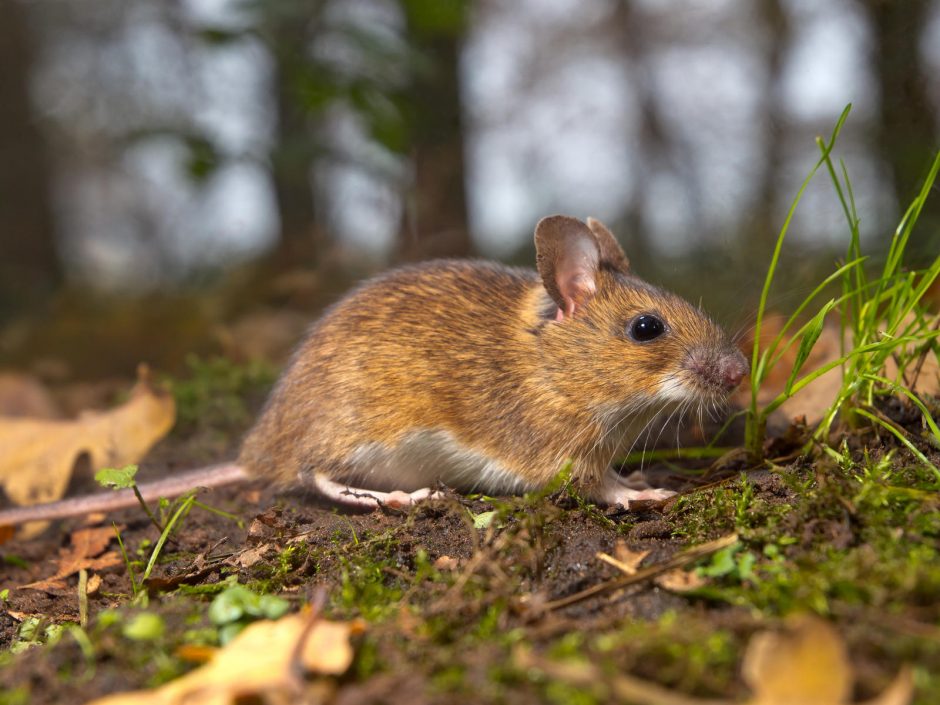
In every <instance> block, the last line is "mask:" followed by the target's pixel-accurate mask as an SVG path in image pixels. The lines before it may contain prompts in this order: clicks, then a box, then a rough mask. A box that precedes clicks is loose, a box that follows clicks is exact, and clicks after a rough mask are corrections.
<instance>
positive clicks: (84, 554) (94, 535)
mask: <svg viewBox="0 0 940 705" xmlns="http://www.w3.org/2000/svg"><path fill="white" fill-rule="evenodd" d="M113 538H114V529H113V528H111V527H110V526H106V527H105V526H101V527H95V528H90V529H79V530H77V531H75V532H74V533H73V534H72V540H71V545H70V546H69V548H66V549H60V551H59V568H58V569H57V570H56V572H55V574H54V575H52V576H51V577H49V578H46V579H45V580H40V581H37V582H34V583H30V584H29V585H24V586H23V587H24V588H30V589H33V590H59V589H62V588H64V587H65V583H64V582H63V578H67V577H68V576H70V575H73V574H75V573H77V572H78V571H80V570H81V569H83V568H84V569H86V570H101V569H102V568H110V567H111V566H114V565H119V564H120V563H121V557H120V556H119V555H118V554H117V552H116V551H109V552H108V553H102V552H103V551H104V550H105V549H106V548H107V547H108V543H109V542H110V541H111V539H113Z"/></svg>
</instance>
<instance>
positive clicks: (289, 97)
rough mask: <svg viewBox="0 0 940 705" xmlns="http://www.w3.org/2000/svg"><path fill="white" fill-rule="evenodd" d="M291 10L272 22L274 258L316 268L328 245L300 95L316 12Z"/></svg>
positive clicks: (311, 131) (311, 138) (312, 137)
mask: <svg viewBox="0 0 940 705" xmlns="http://www.w3.org/2000/svg"><path fill="white" fill-rule="evenodd" d="M314 6H315V7H312V8H309V11H305V12H298V13H287V14H286V15H282V16H278V15H277V8H276V7H275V8H274V9H273V10H272V14H274V15H275V18H274V19H273V21H272V24H271V25H270V26H269V32H270V34H269V40H268V41H269V45H270V47H271V54H272V57H273V59H274V61H275V66H274V76H273V82H274V85H273V92H274V99H275V103H276V107H277V118H276V119H277V123H276V128H277V129H276V133H275V140H276V142H275V144H274V145H273V147H272V149H271V176H272V179H273V181H274V194H275V198H276V199H277V207H278V215H279V217H280V221H281V227H280V238H279V240H278V244H277V248H276V251H275V258H276V260H278V261H279V262H280V263H283V264H285V265H296V264H303V265H306V266H310V267H315V266H316V265H317V264H319V263H320V260H321V259H322V255H323V250H324V248H325V247H326V243H325V242H324V239H325V238H324V234H323V230H322V228H321V227H320V223H319V220H318V213H317V207H316V203H317V198H316V194H315V192H314V187H313V166H314V161H315V158H316V144H315V139H316V135H315V134H314V126H313V119H312V118H311V114H310V111H309V110H308V109H307V108H306V107H305V106H304V105H303V103H302V101H301V100H300V96H299V95H298V89H297V84H298V80H297V78H298V75H299V74H300V72H302V71H304V70H306V67H307V65H308V58H307V56H306V53H307V51H308V43H309V39H310V38H309V36H308V35H309V33H308V28H309V25H310V21H311V17H310V16H311V15H313V14H315V13H316V12H317V8H318V7H319V3H314Z"/></svg>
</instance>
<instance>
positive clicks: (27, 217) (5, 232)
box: [0, 0, 62, 318]
mask: <svg viewBox="0 0 940 705" xmlns="http://www.w3.org/2000/svg"><path fill="white" fill-rule="evenodd" d="M24 5H25V3H22V2H19V1H18V0H0V106H3V107H2V109H0V154H2V155H3V162H2V164H0V253H2V254H0V318H3V317H6V316H7V315H9V314H10V313H12V312H13V311H15V310H16V309H18V308H22V307H23V306H25V305H32V304H35V303H36V302H37V301H38V300H41V299H42V298H44V297H45V296H46V295H48V294H49V293H50V292H51V291H52V290H53V288H54V287H56V286H57V285H58V284H59V283H60V282H61V280H62V267H61V263H60V261H59V258H58V255H57V253H56V246H55V223H54V215H53V208H52V175H51V168H50V164H49V159H48V152H47V145H46V143H45V141H44V138H43V135H42V131H41V130H40V128H39V125H38V124H37V119H36V116H35V114H34V112H33V108H32V105H31V102H30V96H29V80H30V77H31V76H32V72H33V62H34V60H35V52H34V49H35V47H34V46H33V40H32V38H31V37H32V34H31V32H30V28H29V26H28V21H27V11H26V8H25V7H24Z"/></svg>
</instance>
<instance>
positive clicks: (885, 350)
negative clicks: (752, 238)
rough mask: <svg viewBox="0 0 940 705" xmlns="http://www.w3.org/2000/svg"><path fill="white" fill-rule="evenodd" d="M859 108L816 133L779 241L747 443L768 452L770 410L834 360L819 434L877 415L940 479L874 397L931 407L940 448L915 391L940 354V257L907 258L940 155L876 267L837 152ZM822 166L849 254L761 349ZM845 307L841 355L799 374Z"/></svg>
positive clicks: (756, 352) (764, 298) (754, 451)
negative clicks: (771, 394) (773, 386)
mask: <svg viewBox="0 0 940 705" xmlns="http://www.w3.org/2000/svg"><path fill="white" fill-rule="evenodd" d="M850 107H851V106H849V107H846V109H845V110H844V111H843V113H842V115H841V116H840V118H839V120H838V122H837V123H836V126H835V128H834V129H833V132H832V135H831V136H830V138H829V140H828V141H825V140H823V139H821V138H818V139H817V144H818V146H819V149H820V152H821V156H820V158H819V160H818V161H817V162H816V164H815V165H814V167H813V168H812V169H811V170H810V172H809V174H808V175H807V177H806V179H805V180H804V181H803V184H802V185H801V187H800V189H799V191H798V192H797V195H796V197H795V198H794V200H793V203H792V204H791V206H790V210H789V212H788V213H787V217H786V219H785V220H784V224H783V227H782V228H781V230H780V234H779V235H778V237H777V241H776V244H775V246H774V251H773V255H772V257H771V261H770V266H769V268H768V270H767V276H766V277H765V280H764V286H763V289H762V291H761V297H760V302H759V305H758V311H757V320H756V325H755V332H754V346H753V349H752V352H751V369H752V374H751V402H750V407H749V409H748V413H747V424H746V441H745V443H746V447H747V450H748V451H749V453H750V454H751V456H752V457H753V458H754V459H755V460H760V459H761V454H762V446H763V441H764V435H765V429H766V423H767V418H768V416H769V415H770V414H771V413H773V412H774V411H775V410H776V409H778V408H779V407H780V406H781V405H782V404H783V403H784V402H785V401H786V400H787V399H789V398H790V397H792V396H793V395H794V394H796V393H797V392H799V391H800V390H801V389H803V388H804V387H806V386H807V385H809V384H810V383H812V382H813V381H815V380H816V379H818V378H819V377H820V376H822V375H823V374H825V373H826V372H828V371H829V370H831V369H834V368H836V367H841V369H842V384H841V386H840V389H839V391H838V392H837V394H836V395H835V397H834V398H833V400H832V402H831V404H830V406H829V407H828V408H827V409H826V410H825V413H824V414H823V417H822V420H821V421H820V422H819V424H818V425H817V426H816V429H815V432H814V434H813V439H814V440H815V441H817V442H820V443H823V444H827V443H828V442H829V437H830V431H831V430H832V428H833V424H834V423H835V422H836V419H837V418H838V419H840V420H841V422H842V423H843V424H844V425H846V426H848V427H853V426H857V425H858V424H859V423H861V422H863V421H867V422H871V423H874V424H877V425H879V426H881V427H882V428H884V429H885V430H887V431H888V432H890V433H892V434H893V435H895V436H897V437H898V438H899V440H901V442H902V443H904V444H905V445H906V446H907V447H908V448H909V449H911V450H912V451H913V452H914V453H915V455H916V456H917V457H918V460H920V461H921V462H922V463H924V464H925V465H926V466H928V467H930V468H931V469H932V470H933V472H934V473H935V474H936V477H937V479H938V480H940V469H938V468H937V467H936V466H934V465H933V464H932V463H931V462H930V461H929V460H928V459H927V458H926V456H925V455H924V454H923V453H921V452H919V451H918V450H917V449H916V448H914V446H913V444H912V443H910V441H909V440H908V439H907V438H906V436H905V432H904V431H903V430H900V429H898V428H897V427H896V426H894V425H892V424H891V423H890V422H889V421H887V420H885V419H884V418H883V416H882V415H881V414H879V413H878V412H877V408H876V405H875V404H876V399H877V398H878V397H880V396H885V395H896V394H902V395H903V396H904V397H906V398H907V399H909V400H910V401H911V403H913V404H915V405H916V406H917V407H918V409H919V410H920V411H921V412H922V413H923V414H924V418H925V420H926V422H927V424H928V426H929V428H930V432H931V433H932V434H933V439H934V441H935V442H936V443H937V445H938V447H940V431H938V428H937V425H936V423H935V422H934V420H933V418H932V416H931V414H930V412H929V411H928V409H927V408H926V406H925V405H924V404H923V403H922V402H921V401H920V400H919V399H918V398H917V397H916V395H915V394H914V392H913V391H912V388H913V387H914V385H915V384H916V381H917V380H916V376H917V375H916V372H917V371H918V370H919V369H920V367H921V365H922V364H923V361H924V359H925V358H926V356H927V355H929V354H930V353H931V352H933V353H934V354H935V355H936V354H937V353H936V351H937V337H938V335H940V330H938V326H937V322H936V320H935V319H934V318H932V317H931V316H929V315H928V313H927V312H926V310H925V308H924V306H923V297H924V294H925V293H926V292H927V290H928V289H929V288H930V286H931V285H932V284H933V283H934V282H935V281H936V279H937V277H938V275H940V256H937V257H936V258H935V259H934V260H933V262H932V263H930V264H929V265H928V266H927V267H926V268H924V269H921V270H909V269H907V267H906V263H905V254H906V252H907V247H908V244H909V242H910V237H911V233H912V231H913V229H914V227H915V225H916V224H917V220H918V217H919V215H920V212H921V210H922V208H923V205H924V202H925V201H926V199H927V197H928V196H929V194H930V192H931V189H932V188H933V186H934V183H935V181H936V178H937V174H938V171H940V154H938V155H937V156H936V158H935V159H934V160H933V163H932V165H931V168H930V170H929V172H928V174H927V176H926V178H925V180H924V184H923V187H922V188H921V191H920V193H919V194H918V195H917V197H916V198H915V199H914V200H913V202H912V203H911V205H910V206H909V207H908V209H907V210H906V211H905V213H904V216H903V217H902V219H901V222H900V223H899V225H898V227H897V229H896V230H895V232H894V234H893V236H892V239H891V244H890V247H889V249H888V252H887V255H886V257H885V261H884V264H883V266H882V268H881V270H880V271H878V272H876V273H875V274H873V275H870V274H869V269H868V267H867V265H868V261H869V259H870V258H869V257H868V256H866V255H864V254H863V253H862V246H861V238H860V234H859V217H858V213H857V210H856V206H855V199H854V195H853V191H852V184H851V180H850V179H849V175H848V170H847V169H846V167H845V164H844V163H843V162H841V161H840V162H839V168H838V169H837V168H836V166H835V163H834V162H833V158H832V152H833V149H834V148H835V146H836V142H837V139H838V136H839V133H840V131H841V130H842V127H843V125H844V123H845V120H846V118H847V117H848V114H849V110H850ZM823 169H824V170H825V171H826V172H827V173H828V174H829V177H830V179H831V181H832V183H833V186H834V189H835V192H836V195H837V197H838V199H839V202H840V204H841V206H842V209H843V213H844V215H845V219H846V223H847V225H848V229H849V245H848V248H847V251H846V257H845V262H844V263H843V264H842V265H841V266H839V267H837V268H836V270H835V271H834V272H833V273H832V274H830V275H829V276H828V277H826V278H825V279H824V280H823V281H822V282H820V283H819V285H818V286H817V287H816V288H814V289H813V291H812V292H810V294H809V295H808V296H807V297H806V298H805V299H804V300H803V301H802V302H801V303H800V305H799V306H797V308H796V310H795V311H794V312H793V314H792V315H791V316H790V318H789V319H788V320H787V322H786V324H785V325H784V326H783V328H782V329H781V330H780V332H779V333H778V334H777V335H776V336H775V337H774V339H773V340H772V341H771V342H770V344H769V345H768V346H767V347H766V348H765V349H764V350H761V347H760V330H761V325H762V322H763V319H764V315H765V313H766V310H767V302H768V297H769V293H770V290H771V286H772V284H773V281H774V276H775V274H776V271H777V265H778V262H779V259H780V253H781V250H782V248H783V244H784V240H785V238H786V235H787V233H788V231H789V228H790V224H791V222H792V219H793V216H794V214H795V213H796V210H797V207H798V206H799V204H800V201H801V199H802V196H803V193H804V192H805V190H806V188H807V186H808V185H809V183H810V182H811V181H812V179H813V178H814V177H815V176H816V175H817V173H818V172H820V171H821V170H823ZM836 283H838V284H839V286H840V287H841V293H840V295H839V296H837V297H834V298H831V299H829V300H828V301H826V302H825V303H823V304H822V305H820V306H818V308H816V310H815V312H814V313H813V314H812V315H811V316H809V318H808V320H805V322H803V323H802V325H799V327H797V326H798V323H799V322H800V321H802V320H804V317H805V314H806V312H807V311H809V310H811V305H812V304H813V302H814V301H816V300H817V299H818V298H819V297H820V295H821V294H823V293H824V292H827V291H829V290H830V289H831V287H832V285H834V284H836ZM836 314H837V315H838V316H839V321H840V343H841V350H842V354H841V355H840V356H839V357H838V358H836V359H835V360H831V361H829V362H828V363H827V364H825V365H823V366H821V367H819V368H817V369H815V370H812V371H810V372H808V373H806V374H804V375H802V376H800V373H801V372H802V371H803V366H804V365H805V363H806V361H807V359H808V358H809V355H810V352H811V351H812V349H813V347H814V345H815V344H816V342H817V341H818V339H819V337H820V334H821V332H822V329H823V326H824V325H825V321H826V319H827V318H828V317H829V316H830V315H836ZM794 329H795V330H794ZM794 346H796V355H795V358H794V362H793V365H792V368H791V370H790V371H789V374H788V377H787V382H786V385H785V387H784V389H783V391H781V392H780V393H779V394H778V395H777V397H776V398H774V399H773V400H772V401H770V402H769V403H768V404H766V405H765V406H763V407H761V406H760V405H759V403H758V394H759V391H760V389H761V386H762V385H763V383H764V381H765V380H766V378H767V376H768V374H769V373H770V371H771V370H772V369H773V368H774V367H775V366H776V365H777V364H778V363H779V362H780V360H781V358H782V357H783V355H784V354H785V353H786V352H787V351H788V350H790V349H791V348H793V347H794ZM889 360H893V361H894V363H895V365H896V369H897V371H896V373H895V375H894V379H888V378H886V377H885V376H884V375H885V369H886V366H887V363H888V362H889Z"/></svg>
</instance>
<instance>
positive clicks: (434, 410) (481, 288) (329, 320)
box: [0, 215, 749, 525]
mask: <svg viewBox="0 0 940 705" xmlns="http://www.w3.org/2000/svg"><path fill="white" fill-rule="evenodd" d="M534 236H535V247H536V262H535V264H536V267H535V269H525V268H514V267H509V266H505V265H502V264H498V263H495V262H489V261H484V260H434V261H429V262H423V263H418V264H411V265H406V266H403V267H400V268H397V269H393V270H390V271H388V272H386V273H383V274H380V275H378V276H376V277H374V278H372V279H369V280H367V281H366V282H365V283H363V284H361V285H359V286H358V288H356V289H354V290H353V291H351V292H350V293H348V294H347V295H345V296H344V297H343V298H342V299H340V300H339V301H338V302H337V303H335V304H334V305H333V306H332V307H330V308H329V309H327V310H326V311H325V313H324V314H323V315H322V316H321V317H320V318H319V319H318V320H317V321H316V322H315V323H314V324H313V326H312V327H311V329H310V330H309V332H308V334H307V336H306V338H305V339H304V340H303V342H301V344H300V345H299V347H298V348H297V349H296V351H295V352H294V354H293V357H292V359H291V361H290V363H289V364H288V365H287V367H286V368H285V370H284V372H283V373H282V375H281V376H280V378H279V380H278V381H277V382H276V384H275V386H274V388H273V390H272V391H271V393H270V395H269V397H268V399H267V402H266V403H265V405H264V408H263V410H262V411H261V414H260V416H259V418H258V420H257V422H256V423H255V425H254V427H253V428H252V429H251V430H250V431H249V432H248V434H247V435H246V437H245V438H244V440H243V443H242V446H241V451H240V453H239V456H238V459H237V461H236V462H234V463H224V464H222V465H216V466H210V467H207V468H200V469H197V470H193V471H189V472H186V473H181V474H179V475H174V476H173V477H169V478H164V479H162V480H157V481H155V482H151V483H142V484H141V485H140V487H139V490H140V492H141V494H142V495H143V496H144V498H145V499H146V500H148V501H151V500H153V499H156V498H159V497H172V496H176V495H179V494H182V493H184V492H186V491H189V490H190V489H192V488H194V487H212V486H218V485H225V484H232V483H237V482H244V481H246V480H251V479H260V480H262V481H264V482H266V483H274V484H276V485H278V486H282V487H291V486H300V487H303V488H309V489H311V490H313V491H314V493H315V494H316V495H318V496H319V497H321V498H323V499H325V500H327V501H328V502H330V503H334V504H336V505H340V506H343V507H348V508H351V509H362V510H370V509H374V508H377V507H380V506H383V505H387V506H393V507H401V506H406V505H409V504H412V503H415V502H418V501H421V500H424V499H427V498H433V497H435V496H436V495H437V488H440V487H447V488H450V489H452V490H455V491H458V492H465V493H472V492H477V493H483V494H487V495H506V494H509V495H512V494H522V493H525V492H529V491H532V490H538V489H540V488H544V487H545V486H546V485H547V484H548V483H550V481H551V480H552V479H553V478H554V477H555V476H556V475H557V474H558V473H559V471H560V470H561V469H562V468H563V467H565V466H569V467H570V473H571V478H572V481H573V482H575V483H576V484H577V486H578V488H579V491H580V492H581V493H582V495H583V496H585V497H586V498H588V499H589V500H591V501H594V502H597V503H599V504H603V505H616V504H620V505H622V506H624V507H627V508H629V506H630V503H631V502H635V501H637V500H650V499H653V500H657V499H665V498H667V497H669V496H671V495H672V494H674V493H673V492H671V491H669V490H666V489H661V488H645V489H636V488H632V487H628V486H627V485H626V484H625V483H624V481H623V479H622V478H621V477H620V476H619V475H618V473H617V472H616V471H615V470H614V469H613V468H612V462H613V461H614V460H616V459H618V458H621V457H623V456H625V455H626V454H627V453H628V452H629V451H630V450H631V449H632V448H633V447H634V446H635V445H636V444H638V443H640V442H644V440H643V439H644V438H649V436H650V435H651V434H653V433H656V432H657V431H658V430H659V428H660V427H661V426H662V425H664V424H665V423H666V422H667V421H668V420H669V419H672V418H678V417H682V416H684V415H687V414H693V413H697V414H701V413H702V412H703V411H704V410H710V409H713V408H716V407H717V406H718V405H721V404H724V403H725V402H726V400H727V398H728V396H729V394H730V393H731V392H732V391H733V390H734V389H735V387H737V386H738V385H739V384H740V383H741V381H742V380H743V379H744V378H745V376H746V375H747V374H748V372H749V366H748V363H747V360H746V359H745V358H744V356H743V355H742V353H741V352H740V351H739V350H738V349H737V347H735V345H734V344H733V342H732V341H731V340H730V338H729V337H728V336H727V335H726V334H725V332H724V331H723V330H722V328H721V327H720V326H719V325H717V324H716V323H715V322H714V321H713V320H712V319H711V318H710V317H709V316H708V315H706V314H705V313H704V312H703V311H702V310H701V309H700V308H699V307H697V306H695V305H693V304H691V303H689V302H688V301H686V300H685V299H683V298H681V297H679V296H676V295H674V294H671V293H669V292H667V291H664V290H663V289H660V288H658V287H656V286H654V285H652V284H650V283H648V282H646V281H644V280H643V279H641V278H640V277H639V276H637V275H636V274H635V273H634V272H633V270H632V268H631V266H630V262H629V259H628V257H627V255H626V254H625V253H624V251H623V249H622V248H621V246H620V245H619V243H618V242H617V239H616V238H615V237H614V235H613V234H612V233H611V231H610V230H609V229H608V228H607V227H606V226H605V225H604V224H603V223H601V222H600V221H598V220H596V219H594V218H588V219H586V221H582V220H580V219H578V218H575V217H572V216H568V215H552V216H548V217H545V218H543V219H541V220H540V221H539V222H538V224H537V225H536V227H535V233H534ZM136 501H137V500H136V498H135V497H134V495H133V493H131V492H130V491H129V490H125V491H120V492H111V493H102V494H94V495H88V496H84V497H77V498H73V499H65V500H60V501H58V502H53V503H50V504H47V505H35V506H28V507H19V508H14V509H8V510H5V511H0V525H12V524H19V523H23V522H26V521H36V520H48V519H54V518H61V517H65V516H73V515H80V514H86V513H90V512H101V511H112V510H114V509H118V508H123V507H129V506H133V505H134V504H135V503H136Z"/></svg>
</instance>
